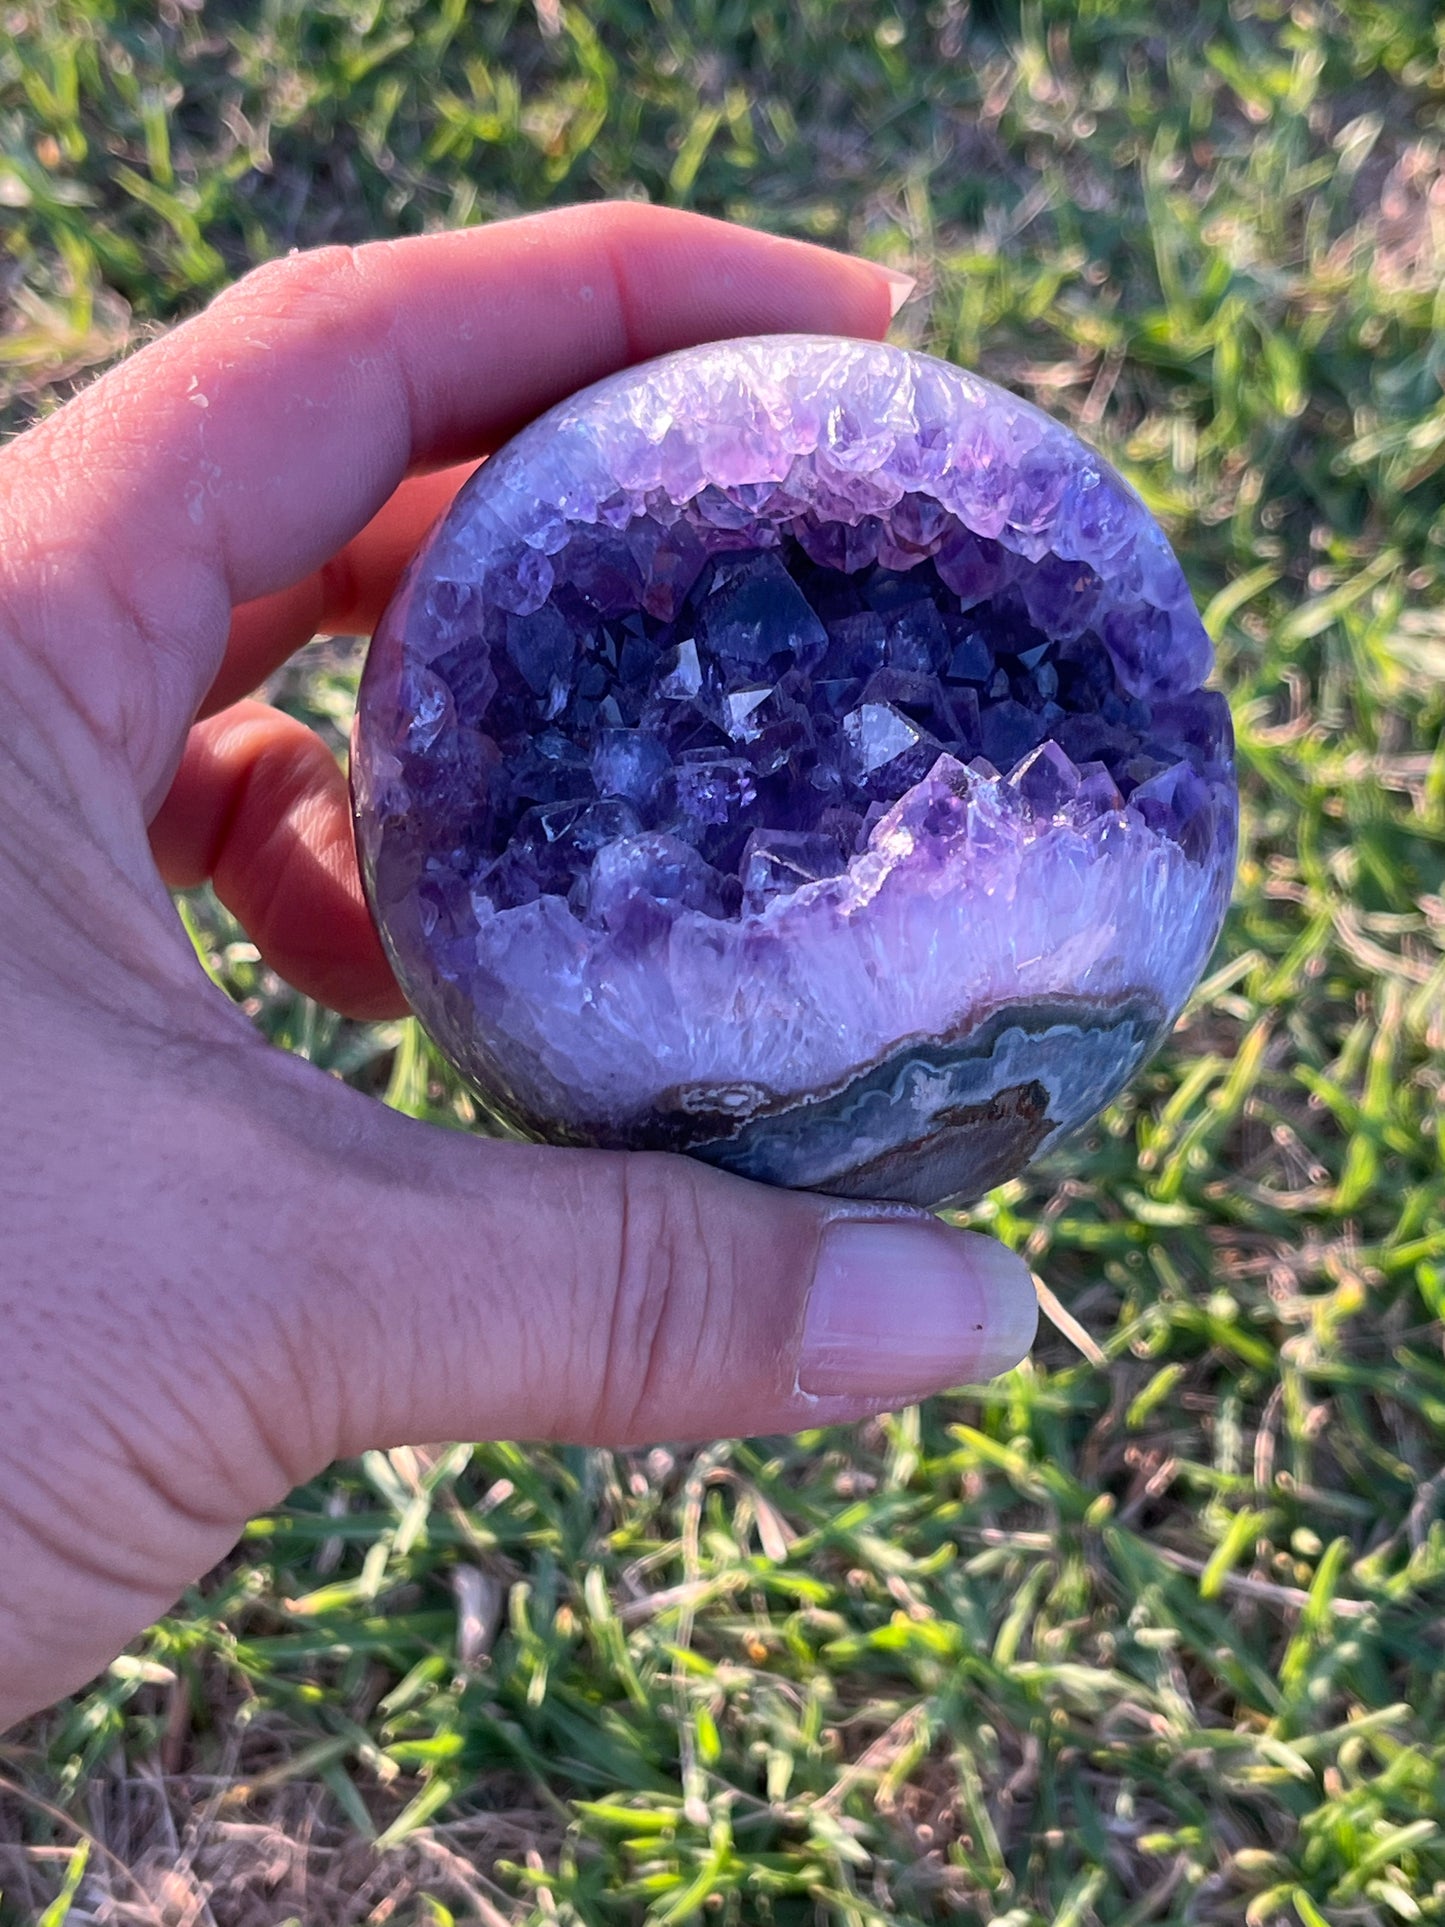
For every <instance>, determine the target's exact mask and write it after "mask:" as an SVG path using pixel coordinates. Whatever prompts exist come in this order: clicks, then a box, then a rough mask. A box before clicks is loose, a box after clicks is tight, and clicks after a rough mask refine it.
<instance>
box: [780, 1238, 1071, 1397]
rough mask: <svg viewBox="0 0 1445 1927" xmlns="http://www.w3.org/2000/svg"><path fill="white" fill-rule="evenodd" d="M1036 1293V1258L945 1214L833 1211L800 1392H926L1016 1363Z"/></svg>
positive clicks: (807, 1330)
mask: <svg viewBox="0 0 1445 1927" xmlns="http://www.w3.org/2000/svg"><path fill="white" fill-rule="evenodd" d="M1037 1323H1038V1300H1037V1298H1036V1297H1035V1294H1034V1286H1033V1278H1032V1277H1031V1275H1030V1273H1029V1269H1028V1267H1027V1265H1025V1263H1024V1262H1023V1260H1022V1259H1021V1258H1019V1257H1016V1256H1015V1255H1014V1253H1013V1252H1012V1251H1010V1250H1008V1248H1007V1247H1006V1246H1004V1245H1001V1244H998V1243H996V1242H995V1241H994V1240H993V1239H992V1238H985V1237H982V1236H980V1234H979V1233H978V1232H976V1231H950V1230H949V1228H948V1227H947V1226H946V1225H943V1224H940V1223H938V1221H937V1220H936V1219H934V1220H932V1221H929V1222H924V1221H922V1220H911V1221H910V1220H898V1219H892V1220H888V1219H879V1220H868V1219H857V1218H835V1219H834V1220H833V1222H832V1223H831V1224H830V1225H829V1226H828V1228H827V1229H826V1230H825V1231H824V1233H823V1242H822V1245H821V1247H820V1250H819V1253H818V1264H817V1269H816V1270H815V1271H814V1273H813V1285H812V1290H811V1291H810V1293H809V1296H808V1306H807V1310H806V1312H805V1314H804V1319H803V1348H802V1355H801V1358H800V1360H799V1365H798V1389H799V1390H800V1391H802V1392H808V1393H811V1394H813V1395H814V1396H815V1397H834V1398H850V1397H852V1398H869V1399H874V1398H891V1397H905V1398H916V1397H921V1396H922V1395H923V1394H924V1393H926V1392H936V1391H942V1390H944V1389H945V1388H946V1387H947V1386H950V1385H964V1384H977V1383H979V1382H981V1381H982V1380H983V1379H986V1378H994V1377H996V1376H997V1374H998V1373H999V1372H1005V1371H1008V1370H1009V1369H1010V1367H1011V1366H1014V1365H1016V1364H1017V1363H1018V1362H1019V1360H1020V1359H1021V1358H1022V1357H1023V1355H1024V1353H1025V1352H1026V1351H1027V1350H1028V1348H1029V1346H1030V1345H1031V1344H1032V1342H1033V1336H1034V1329H1035V1326H1036V1325H1037Z"/></svg>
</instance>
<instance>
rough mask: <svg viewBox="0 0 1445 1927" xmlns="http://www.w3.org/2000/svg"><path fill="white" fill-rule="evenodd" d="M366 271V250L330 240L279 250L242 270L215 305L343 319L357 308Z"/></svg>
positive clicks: (270, 316) (258, 312)
mask: <svg viewBox="0 0 1445 1927" xmlns="http://www.w3.org/2000/svg"><path fill="white" fill-rule="evenodd" d="M367 280H368V276H367V272H366V257H365V250H364V249H363V248H358V247H346V246H343V245H340V244H333V245H332V246H330V247H323V248H305V249H301V250H299V251H298V252H297V253H295V254H283V255H278V256H277V258H276V259H275V260H272V261H263V262H262V263H261V264H260V266H259V267H255V268H252V269H251V270H250V272H249V273H247V274H244V275H242V277H241V278H240V280H239V281H237V282H236V283H235V284H234V285H233V286H232V287H230V288H228V289H227V290H226V292H225V293H224V294H223V295H221V296H220V297H219V298H218V300H217V302H216V303H215V304H214V305H215V306H216V307H224V308H225V309H226V310H227V311H235V310H241V311H243V312H244V313H246V314H248V315H255V316H257V317H264V318H266V319H274V318H276V317H278V316H279V317H286V316H292V315H304V316H305V317H307V318H308V319H313V318H317V317H320V318H333V317H334V318H336V319H345V318H346V317H348V316H350V315H352V314H353V313H354V312H355V309H356V305H357V303H358V301H359V300H360V299H361V298H362V297H363V295H364V293H365V289H366V284H367Z"/></svg>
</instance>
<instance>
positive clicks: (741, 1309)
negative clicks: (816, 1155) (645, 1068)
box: [273, 1065, 1037, 1459]
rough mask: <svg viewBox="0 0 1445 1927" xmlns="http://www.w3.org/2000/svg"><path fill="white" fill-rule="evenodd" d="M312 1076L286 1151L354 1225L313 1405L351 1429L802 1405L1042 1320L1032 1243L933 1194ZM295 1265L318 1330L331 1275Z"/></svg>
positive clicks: (606, 1422)
mask: <svg viewBox="0 0 1445 1927" xmlns="http://www.w3.org/2000/svg"><path fill="white" fill-rule="evenodd" d="M294 1068H295V1070H296V1071H300V1072H304V1071H305V1069H306V1067H304V1066H300V1065H296V1066H295V1067H294ZM290 1070H291V1067H290V1066H288V1067H287V1072H288V1077H289V1075H290ZM304 1083H305V1088H304V1093H303V1092H302V1091H301V1090H299V1089H298V1090H297V1092H296V1093H295V1095H296V1098H297V1100H298V1107H297V1110H296V1113H295V1115H296V1129H297V1137H298V1146H297V1155H296V1156H295V1157H288V1158H286V1159H284V1160H283V1164H284V1166H285V1167H286V1168H288V1169H289V1170H290V1171H291V1173H292V1174H293V1175H292V1180H291V1181H292V1182H293V1183H294V1182H296V1181H297V1180H298V1179H299V1181H301V1182H302V1183H303V1184H304V1186H305V1201H306V1208H307V1209H308V1210H309V1211H310V1213H311V1214H312V1216H313V1218H315V1217H316V1216H317V1215H318V1214H319V1217H320V1220H321V1221H323V1222H326V1223H328V1224H336V1225H344V1226H346V1227H348V1235H347V1244H348V1253H347V1258H346V1262H345V1264H344V1266H343V1267H342V1268H341V1272H340V1276H341V1279H342V1282H341V1283H340V1285H339V1286H333V1288H335V1289H338V1291H339V1302H338V1304H337V1307H336V1310H337V1313H338V1314H339V1315H337V1316H333V1317H330V1318H328V1319H327V1320H325V1327H326V1329H327V1331H328V1332H329V1337H328V1339H327V1349H328V1350H329V1352H330V1355H331V1356H330V1363H331V1370H330V1372H329V1373H328V1374H327V1375H326V1376H327V1377H328V1378H329V1381H330V1383H331V1385H332V1386H333V1388H334V1396H335V1399H336V1408H335V1412H334V1414H317V1413H315V1412H313V1413H311V1414H310V1419H311V1421H313V1423H314V1421H315V1419H316V1418H317V1417H320V1418H321V1419H322V1425H321V1428H320V1430H319V1432H318V1431H317V1430H315V1429H312V1428H311V1427H308V1430H309V1435H310V1436H311V1437H312V1438H313V1439H315V1438H318V1437H320V1438H327V1439H328V1440H329V1443H330V1444H331V1445H332V1446H333V1447H334V1449H335V1450H336V1451H338V1452H340V1453H348V1454H349V1453H353V1452H356V1451H358V1450H360V1449H363V1448H365V1447H370V1446H373V1445H394V1444H399V1443H402V1442H406V1441H410V1442H413V1443H415V1442H420V1441H426V1440H434V1439H442V1438H479V1437H493V1438H498V1437H500V1438H544V1437H545V1438H550V1439H562V1440H570V1441H582V1442H591V1443H607V1444H614V1445H620V1444H628V1443H638V1442H642V1441H645V1440H656V1439H679V1438H698V1437H716V1436H735V1435H740V1434H756V1433H767V1432H780V1431H796V1430H799V1429H801V1428H803V1427H806V1426H811V1425H817V1424H823V1423H831V1422H837V1421H842V1420H847V1419H852V1418H857V1417H860V1416H863V1415H865V1414H868V1413H872V1412H876V1411H879V1410H884V1409H888V1408H890V1407H896V1406H898V1405H900V1404H906V1403H909V1402H911V1401H912V1400H913V1399H915V1398H917V1397H919V1396H921V1395H923V1394H925V1393H929V1392H935V1391H939V1390H942V1389H943V1388H945V1387H947V1386H950V1385H957V1384H962V1383H965V1382H977V1381H979V1380H981V1379H986V1378H989V1377H991V1376H993V1375H994V1374H995V1373H997V1372H1000V1371H1003V1370H1006V1369H1007V1368H1008V1367H1010V1366H1012V1365H1014V1364H1015V1363H1017V1361H1018V1360H1019V1359H1020V1358H1021V1357H1022V1356H1023V1354H1024V1353H1025V1351H1026V1350H1027V1349H1028V1346H1029V1344H1030V1342H1031V1340H1032V1338H1033V1334H1034V1328H1035V1323H1036V1317H1037V1310H1036V1300H1035V1296H1034V1290H1033V1284H1032V1280H1031V1278H1030V1275H1029V1272H1028V1270H1027V1268H1026V1267H1025V1265H1024V1263H1023V1262H1022V1260H1021V1259H1019V1258H1018V1257H1016V1256H1015V1255H1014V1254H1013V1253H1012V1252H1011V1251H1009V1250H1007V1249H1006V1248H1005V1247H1004V1246H1002V1245H1000V1244H997V1243H995V1242H994V1241H993V1240H991V1239H988V1238H985V1237H982V1236H980V1235H978V1234H976V1233H973V1232H965V1231H955V1230H951V1229H949V1228H948V1227H946V1226H945V1225H943V1224H941V1223H940V1222H939V1221H938V1220H937V1219H935V1218H933V1217H931V1216H929V1215H928V1214H926V1213H923V1212H917V1211H913V1210H911V1209H909V1208H907V1207H901V1206H891V1205H886V1204H880V1205H868V1204H854V1203H850V1202H844V1201H839V1200H830V1199H824V1198H820V1197H816V1196H811V1195H806V1194H800V1193H794V1192H787V1191H780V1190H770V1189H768V1188H766V1187H763V1186H760V1185H755V1184H751V1183H747V1182H745V1181H744V1180H742V1179H739V1178H733V1177H730V1176H727V1175H726V1174H724V1173H722V1172H719V1171H715V1170H711V1169H709V1168H708V1167H706V1166H704V1165H701V1164H697V1163H695V1162H693V1161H691V1160H688V1159H685V1158H680V1157H670V1156H663V1155H657V1154H622V1153H612V1152H602V1151H576V1150H557V1149H547V1148H542V1147H538V1146H533V1145H525V1144H513V1143H496V1142H481V1141H478V1140H477V1139H475V1138H470V1137H465V1136H463V1135H461V1134H459V1133H457V1134H454V1133H450V1132H444V1131H439V1130H437V1129H435V1128H434V1127H432V1126H428V1125H422V1124H417V1123H414V1122H413V1121H411V1120H409V1119H406V1118H403V1117H400V1116H398V1115H397V1114H395V1113H393V1112H390V1111H386V1110H384V1109H383V1108H382V1107H381V1106H379V1105H376V1104H375V1103H373V1102H371V1101H369V1100H367V1099H364V1098H361V1097H359V1096H358V1094H357V1093H355V1092H352V1091H349V1090H347V1089H345V1088H344V1087H342V1086H340V1085H338V1084H335V1083H332V1082H329V1081H323V1080H320V1079H318V1078H317V1077H316V1075H315V1073H314V1072H309V1073H307V1074H306V1075H305V1079H304ZM318 1085H319V1086H321V1088H320V1089H319V1090H318ZM322 1113H324V1117H323V1115H322ZM301 1140H304V1144H303V1143H302V1142H301ZM318 1156H319V1158H320V1160H321V1166H322V1168H321V1169H320V1170H318V1169H317V1159H318ZM286 1269H287V1270H290V1267H287V1268H286ZM274 1275H275V1274H273V1276H274ZM328 1275H329V1277H330V1278H331V1279H332V1280H333V1281H335V1280H336V1278H337V1276H338V1273H337V1270H336V1268H335V1267H333V1268H332V1269H331V1270H330V1272H329V1274H328ZM278 1283H280V1288H281V1289H282V1290H283V1291H289V1292H291V1293H293V1294H294V1295H295V1298H296V1304H295V1307H294V1309H295V1312H296V1314H297V1322H298V1324H299V1325H300V1326H302V1327H304V1330H305V1333H306V1338H307V1342H308V1343H309V1342H310V1341H311V1340H312V1339H314V1336H315V1334H316V1332H317V1329H318V1320H317V1316H316V1314H317V1311H318V1305H317V1302H316V1298H315V1290H314V1285H315V1280H314V1277H304V1276H299V1275H293V1277H292V1280H291V1282H290V1284H289V1285H287V1284H285V1283H284V1282H281V1281H279V1280H278ZM289 1322H291V1321H290V1320H288V1318H287V1317H286V1316H285V1315H284V1309H283V1316H282V1319H281V1325H282V1327H283V1329H284V1327H285V1326H286V1325H287V1324H288V1323H289ZM312 1383H313V1386H314V1385H315V1383H316V1379H315V1377H314V1376H313V1379H312ZM313 1395H314V1394H313ZM283 1422H284V1417H283ZM278 1444H279V1446H280V1448H281V1453H282V1457H283V1458H284V1459H290V1458H291V1457H292V1454H291V1453H290V1452H288V1451H287V1450H286V1449H285V1447H286V1442H285V1441H279V1442H278Z"/></svg>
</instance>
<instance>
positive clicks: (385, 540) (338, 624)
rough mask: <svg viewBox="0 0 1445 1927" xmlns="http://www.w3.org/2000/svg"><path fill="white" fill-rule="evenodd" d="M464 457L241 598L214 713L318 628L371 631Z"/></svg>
mask: <svg viewBox="0 0 1445 1927" xmlns="http://www.w3.org/2000/svg"><path fill="white" fill-rule="evenodd" d="M476 466H477V465H476V463H475V462H463V463H461V464H459V465H458V466H456V467H452V468H444V469H439V470H437V471H435V472H434V473H432V474H428V475H412V476H409V477H408V478H407V480H406V481H404V482H403V483H402V484H401V486H400V487H399V488H398V489H397V491H396V493H395V494H394V495H393V496H392V497H391V498H390V499H389V500H388V501H387V502H386V503H385V504H384V506H383V507H382V508H380V509H378V511H377V512H376V514H375V515H374V516H373V517H372V518H371V520H370V521H369V522H368V523H367V525H366V527H365V528H364V529H363V530H362V531H361V533H360V535H358V536H356V537H355V539H354V540H353V541H351V542H348V543H347V544H346V545H345V546H344V547H343V548H341V549H338V550H337V552H336V554H335V555H333V556H332V557H331V559H330V560H329V561H328V562H326V563H324V564H323V565H322V566H321V568H319V569H317V570H315V571H314V573H313V574H311V575H308V576H306V577H305V578H304V579H303V580H302V581H300V582H298V583H296V584H295V585H294V586H293V587H291V588H289V589H280V590H277V592H276V593H275V594H274V595H269V596H261V597H259V598H258V599H257V600H256V601H254V602H243V603H242V604H241V606H240V608H238V609H237V610H236V611H235V613H234V614H233V615H232V617H231V634H230V638H229V640H228V642H227V644H226V654H225V659H224V660H223V662H222V664H221V668H220V672H219V674H218V675H217V677H216V680H215V681H214V682H213V683H212V684H211V687H210V689H209V691H208V692H207V694H206V699H205V701H204V702H203V703H202V705H201V714H202V715H203V716H211V715H214V714H215V712H216V711H217V710H218V709H225V708H226V707H227V706H228V705H229V704H231V703H233V702H235V701H236V700H237V698H238V697H241V696H249V695H250V693H251V691H252V690H253V689H257V688H259V687H260V685H261V684H262V683H263V682H264V681H265V680H266V678H267V676H269V675H270V674H271V672H272V670H273V669H277V668H279V667H280V665H281V664H282V663H283V662H285V660H286V658H287V657H288V656H291V655H294V654H295V652H296V651H297V650H298V649H300V648H301V647H302V646H303V645H304V644H305V643H308V642H309V641H310V640H311V638H312V637H313V636H316V635H333V636H351V635H357V636H361V635H369V634H370V633H371V631H372V630H373V629H374V628H375V627H376V624H377V623H378V622H379V621H380V620H381V614H382V611H383V610H384V609H385V608H386V605H387V603H388V602H389V601H390V600H391V594H392V591H393V590H394V589H395V587H396V585H397V581H398V578H399V577H400V575H401V572H402V570H403V569H404V568H405V567H406V565H407V563H408V562H409V561H410V560H411V558H412V556H413V554H414V553H415V552H416V550H417V549H418V548H419V547H420V546H421V541H422V538H423V536H424V535H425V534H426V533H427V531H428V529H430V527H431V525H432V523H433V522H435V521H436V519H437V517H438V516H439V515H440V514H441V513H442V512H443V510H444V509H445V508H446V507H447V505H448V504H449V503H450V501H451V499H452V497H453V496H454V495H455V494H456V492H457V490H458V489H459V488H460V487H461V485H462V483H463V482H464V481H465V480H466V479H467V477H468V476H469V475H470V474H471V473H472V471H473V469H474V468H475V467H476Z"/></svg>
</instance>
